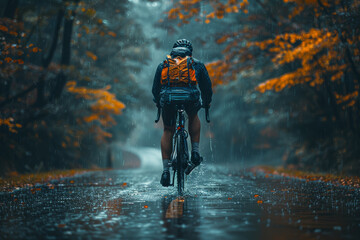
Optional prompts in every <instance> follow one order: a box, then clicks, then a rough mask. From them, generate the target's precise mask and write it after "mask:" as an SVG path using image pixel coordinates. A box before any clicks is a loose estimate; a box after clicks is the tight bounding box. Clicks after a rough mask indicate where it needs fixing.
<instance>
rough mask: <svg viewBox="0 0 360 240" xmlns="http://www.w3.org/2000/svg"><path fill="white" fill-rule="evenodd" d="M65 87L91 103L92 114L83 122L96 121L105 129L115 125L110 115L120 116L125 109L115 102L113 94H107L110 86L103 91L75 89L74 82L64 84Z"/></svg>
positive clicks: (121, 104) (120, 103) (122, 104)
mask: <svg viewBox="0 0 360 240" xmlns="http://www.w3.org/2000/svg"><path fill="white" fill-rule="evenodd" d="M66 87H67V90H68V91H69V92H71V93H74V94H76V95H77V96H78V97H81V98H84V99H87V100H92V101H93V103H92V104H91V106H90V109H91V110H92V114H91V115H90V116H87V117H84V118H83V120H84V121H85V122H93V121H98V122H99V123H100V124H101V125H102V126H105V127H106V126H108V125H115V124H116V122H115V121H114V119H113V118H112V117H111V115H112V114H115V115H120V114H121V113H122V110H123V109H124V108H125V104H124V103H122V102H120V101H119V100H117V99H116V96H115V94H113V93H110V92H108V90H109V89H110V86H106V87H105V88H103V89H89V88H86V87H76V82H75V81H70V82H68V83H67V84H66Z"/></svg>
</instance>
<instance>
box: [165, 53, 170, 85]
mask: <svg viewBox="0 0 360 240" xmlns="http://www.w3.org/2000/svg"><path fill="white" fill-rule="evenodd" d="M164 62H166V64H167V68H168V70H167V81H168V82H167V86H168V87H170V63H169V56H166V60H165V61H164Z"/></svg>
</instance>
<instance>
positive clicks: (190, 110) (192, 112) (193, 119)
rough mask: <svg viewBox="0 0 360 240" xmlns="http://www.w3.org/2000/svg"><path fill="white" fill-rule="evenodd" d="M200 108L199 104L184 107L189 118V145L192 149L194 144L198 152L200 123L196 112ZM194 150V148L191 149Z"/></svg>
mask: <svg viewBox="0 0 360 240" xmlns="http://www.w3.org/2000/svg"><path fill="white" fill-rule="evenodd" d="M200 108H201V104H200V102H196V103H190V104H187V105H186V113H187V115H188V117H189V125H188V130H189V134H190V139H191V144H192V147H194V144H195V145H196V149H195V150H196V151H197V152H198V150H199V149H198V146H199V142H200V129H201V123H200V119H199V116H198V111H199V110H200ZM193 150H194V148H193Z"/></svg>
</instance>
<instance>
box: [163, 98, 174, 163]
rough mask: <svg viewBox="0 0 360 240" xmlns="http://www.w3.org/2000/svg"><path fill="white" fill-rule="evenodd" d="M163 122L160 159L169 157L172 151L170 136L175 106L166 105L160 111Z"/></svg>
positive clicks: (172, 131) (172, 133)
mask: <svg viewBox="0 0 360 240" xmlns="http://www.w3.org/2000/svg"><path fill="white" fill-rule="evenodd" d="M162 119H163V123H164V133H163V135H162V137H161V155H162V159H163V160H164V159H168V160H169V159H170V157H171V152H172V137H173V135H174V132H175V124H176V108H175V106H172V105H166V106H164V108H163V111H162Z"/></svg>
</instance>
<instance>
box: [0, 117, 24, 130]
mask: <svg viewBox="0 0 360 240" xmlns="http://www.w3.org/2000/svg"><path fill="white" fill-rule="evenodd" d="M1 125H6V126H8V128H9V131H10V132H12V133H17V129H16V128H22V125H21V124H19V123H14V119H13V118H5V119H1V118H0V126H1Z"/></svg>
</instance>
